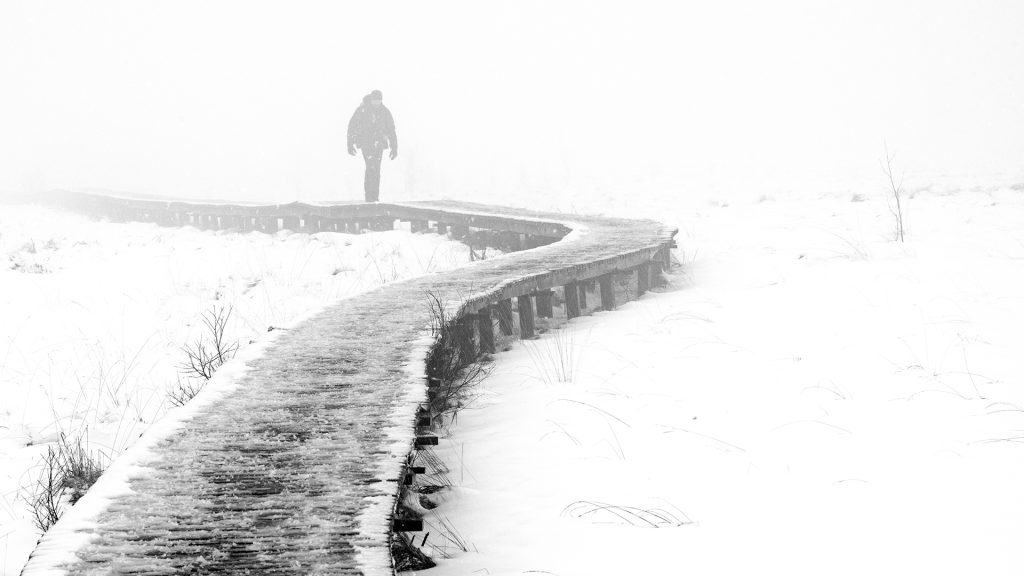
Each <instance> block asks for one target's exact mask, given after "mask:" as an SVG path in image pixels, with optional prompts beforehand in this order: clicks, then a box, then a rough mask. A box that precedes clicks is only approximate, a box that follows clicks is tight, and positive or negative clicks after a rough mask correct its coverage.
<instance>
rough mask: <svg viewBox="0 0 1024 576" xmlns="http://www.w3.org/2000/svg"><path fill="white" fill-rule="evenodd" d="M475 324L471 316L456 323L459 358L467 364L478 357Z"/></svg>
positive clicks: (455, 331)
mask: <svg viewBox="0 0 1024 576" xmlns="http://www.w3.org/2000/svg"><path fill="white" fill-rule="evenodd" d="M473 324H474V322H473V317H471V316H463V317H462V318H459V319H458V320H456V321H455V330H454V336H455V344H456V345H457V346H458V347H459V358H460V359H461V360H462V361H463V362H465V363H467V364H468V363H471V362H473V361H474V360H476V356H477V348H476V342H475V341H474V338H473V336H474V334H473V332H474V330H473Z"/></svg>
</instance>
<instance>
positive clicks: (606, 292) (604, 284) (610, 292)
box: [597, 273, 615, 310]
mask: <svg viewBox="0 0 1024 576" xmlns="http://www.w3.org/2000/svg"><path fill="white" fill-rule="evenodd" d="M614 276H615V275H614V274H613V273H610V274H605V275H604V276H601V277H600V278H598V279H597V283H598V284H599V285H600V286H601V308H602V309H603V310H615V287H614V285H613V283H612V279H613V278H614Z"/></svg>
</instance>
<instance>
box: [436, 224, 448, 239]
mask: <svg viewBox="0 0 1024 576" xmlns="http://www.w3.org/2000/svg"><path fill="white" fill-rule="evenodd" d="M437 233H438V234H440V235H442V236H444V235H447V234H448V225H447V224H445V223H444V222H438V223H437Z"/></svg>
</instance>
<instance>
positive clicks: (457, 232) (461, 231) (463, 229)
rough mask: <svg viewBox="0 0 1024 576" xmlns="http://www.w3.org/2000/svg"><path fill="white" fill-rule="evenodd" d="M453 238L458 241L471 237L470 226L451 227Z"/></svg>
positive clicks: (457, 225)
mask: <svg viewBox="0 0 1024 576" xmlns="http://www.w3.org/2000/svg"><path fill="white" fill-rule="evenodd" d="M451 231H452V238H455V239H456V240H462V239H463V238H465V237H466V236H469V226H462V225H459V224H456V225H453V226H451Z"/></svg>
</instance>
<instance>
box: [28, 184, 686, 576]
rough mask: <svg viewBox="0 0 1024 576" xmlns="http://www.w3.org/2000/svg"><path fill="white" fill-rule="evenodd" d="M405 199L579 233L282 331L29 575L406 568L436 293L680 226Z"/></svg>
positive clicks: (346, 305)
mask: <svg viewBox="0 0 1024 576" xmlns="http://www.w3.org/2000/svg"><path fill="white" fill-rule="evenodd" d="M391 206H395V207H396V209H401V210H411V211H413V212H415V211H417V210H420V211H429V213H430V214H431V217H430V219H431V220H434V219H436V218H439V217H440V216H439V215H444V214H452V215H460V214H461V215H462V217H467V216H468V217H472V218H477V217H481V218H482V217H486V216H487V215H491V216H501V217H512V218H518V219H526V220H530V221H533V222H544V223H561V224H563V225H564V226H566V227H568V228H570V229H573V232H572V233H571V234H570V235H569V236H568V237H566V238H565V239H563V240H561V241H558V242H555V243H553V244H549V245H547V246H543V247H540V248H535V249H531V250H523V251H520V252H513V253H509V254H506V255H504V256H502V257H500V258H494V259H490V260H484V261H478V262H474V263H472V264H469V265H467V266H465V267H463V268H460V269H457V270H454V271H449V272H444V273H440V274H434V275H429V276H425V277H421V278H417V279H413V280H410V281H406V282H401V283H396V284H392V285H388V286H386V287H384V288H382V289H379V290H376V291H373V292H369V293H366V294H363V295H361V296H358V297H355V298H352V299H349V300H344V301H341V302H339V303H337V304H336V305H334V306H332V307H330V308H328V309H326V310H324V311H323V312H321V313H320V314H318V315H316V316H314V317H312V318H309V319H307V320H305V321H303V322H301V323H300V324H298V325H296V326H295V327H293V328H292V329H291V330H288V331H286V332H284V333H282V334H280V335H279V336H277V337H276V339H275V340H274V341H273V342H272V343H271V344H270V345H269V346H268V347H267V349H266V350H265V351H264V353H263V354H262V356H260V357H259V358H258V359H255V360H252V361H250V363H249V367H250V369H249V370H248V371H247V372H245V374H244V375H243V376H241V378H240V380H239V385H238V387H237V388H234V389H233V391H232V392H230V393H228V394H227V395H226V396H225V397H223V398H222V399H220V400H219V401H217V402H215V403H213V404H211V405H208V406H206V407H205V408H202V409H200V410H199V411H198V413H197V414H195V415H194V416H193V417H191V418H190V419H189V420H187V421H186V422H185V423H184V424H183V425H182V426H181V427H180V428H179V429H178V431H177V433H176V434H174V435H173V436H171V437H168V438H165V439H163V440H161V441H159V443H158V444H157V445H156V449H154V450H152V451H150V456H148V457H146V458H145V459H142V460H140V461H139V463H138V467H137V469H136V471H135V473H134V474H133V475H132V478H131V480H130V490H129V491H126V492H125V493H124V494H123V495H121V496H119V497H117V498H115V499H114V500H113V501H112V502H110V503H109V505H106V506H105V507H103V509H102V511H100V512H98V513H97V514H95V515H94V517H93V518H91V519H89V520H88V521H87V522H84V523H83V522H76V523H70V522H65V521H64V520H62V521H61V522H59V523H58V524H57V525H56V526H55V527H54V528H53V529H51V531H50V532H48V533H47V535H46V536H45V537H44V538H43V539H42V541H41V542H40V544H39V546H38V548H37V550H36V551H35V552H34V553H33V556H32V558H31V559H30V561H29V563H28V565H27V566H26V568H25V570H24V572H23V574H25V575H26V576H36V575H39V574H140V575H142V574H147V575H148V574H152V575H156V574H261V575H276V574H280V575H284V574H288V575H296V576H298V575H304V576H305V575H319V574H367V575H370V574H391V573H392V571H393V570H392V562H391V557H390V554H389V548H388V543H389V537H390V529H391V519H392V518H391V515H392V513H393V510H394V499H395V495H396V493H397V492H398V488H399V483H398V478H399V477H401V476H402V467H403V463H404V459H405V456H406V454H407V452H408V451H409V449H410V447H411V446H412V443H413V440H414V438H415V429H414V417H415V411H416V407H417V405H418V404H419V403H421V402H422V401H423V400H424V399H425V397H426V392H425V390H426V387H425V383H424V379H423V373H424V367H423V359H424V357H425V354H426V351H427V349H428V346H429V325H430V321H431V316H430V312H429V309H428V306H427V305H426V293H427V292H428V291H431V292H433V293H436V294H439V295H441V297H442V298H444V299H446V300H447V301H450V302H459V303H461V309H462V311H463V312H465V313H467V314H468V313H470V312H474V311H476V310H478V309H480V308H481V307H484V306H487V305H489V304H491V303H494V302H496V301H497V300H498V299H500V298H508V297H511V296H513V295H517V294H520V293H523V292H524V291H529V290H536V289H545V288H549V287H552V286H560V285H562V284H563V283H564V282H566V281H573V280H576V279H587V278H584V277H585V276H589V277H591V278H592V277H595V274H596V273H597V272H606V271H607V270H609V269H611V268H615V269H617V270H625V269H628V268H629V267H630V266H634V265H635V262H642V261H648V260H651V261H653V260H655V259H657V258H664V257H665V254H667V250H668V247H669V246H670V244H671V242H672V237H673V235H674V234H675V230H674V229H671V228H668V227H666V226H663V225H661V224H659V223H656V222H652V221H632V220H617V219H608V218H595V217H585V216H572V217H571V218H568V219H567V217H566V216H563V215H558V214H543V213H531V212H524V211H520V210H511V209H503V208H495V207H490V206H481V205H471V204H463V203H455V202H426V203H412V204H404V205H391ZM424 214H426V212H424ZM570 220H571V221H570ZM609 267H611V268H609ZM88 498H89V496H88V495H87V496H86V498H85V499H83V502H85V501H86V500H87V499H88ZM76 507H77V506H76Z"/></svg>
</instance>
